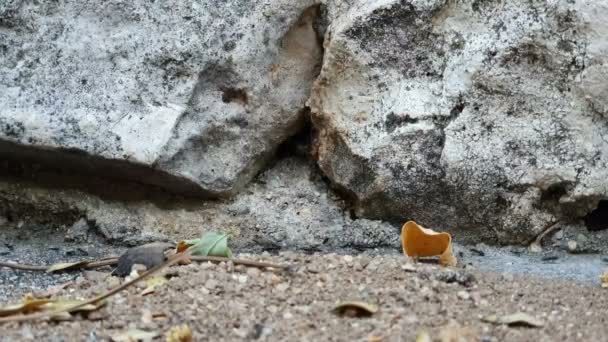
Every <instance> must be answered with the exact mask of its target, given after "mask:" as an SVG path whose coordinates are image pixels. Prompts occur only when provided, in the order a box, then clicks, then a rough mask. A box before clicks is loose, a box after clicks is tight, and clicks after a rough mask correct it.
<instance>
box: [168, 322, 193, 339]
mask: <svg viewBox="0 0 608 342" xmlns="http://www.w3.org/2000/svg"><path fill="white" fill-rule="evenodd" d="M192 341H193V340H192V330H190V327H189V326H188V325H187V324H182V325H176V326H174V327H172V328H171V329H169V331H168V332H167V342H192Z"/></svg>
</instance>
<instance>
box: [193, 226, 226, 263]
mask: <svg viewBox="0 0 608 342" xmlns="http://www.w3.org/2000/svg"><path fill="white" fill-rule="evenodd" d="M197 240H198V241H197ZM188 242H196V244H194V246H192V247H191V249H190V250H191V252H192V255H202V256H219V257H226V258H232V251H230V248H228V234H224V233H216V232H206V233H204V234H203V236H201V238H200V239H195V240H190V241H188Z"/></svg>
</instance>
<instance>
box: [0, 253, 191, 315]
mask: <svg viewBox="0 0 608 342" xmlns="http://www.w3.org/2000/svg"><path fill="white" fill-rule="evenodd" d="M189 255H190V252H188V251H185V252H183V253H180V254H176V255H174V256H172V257H170V258H169V259H167V261H165V262H164V263H162V264H160V265H158V266H156V267H153V268H151V269H150V270H148V271H146V272H144V273H142V274H141V275H140V276H139V277H137V278H134V279H132V280H130V281H127V282H125V283H123V284H121V285H119V286H117V287H115V288H114V289H112V290H110V291H108V292H106V293H104V294H101V295H99V296H97V297H94V298H91V299H89V300H87V301H84V302H81V303H79V304H76V305H72V306H68V307H65V308H60V309H57V310H54V311H50V312H40V313H35V314H30V315H23V316H9V317H2V318H0V323H6V322H25V321H34V320H38V319H43V318H48V317H52V316H55V315H57V314H60V313H63V312H72V311H75V310H78V309H80V308H82V307H84V306H87V305H90V304H97V303H99V302H100V301H102V300H104V299H107V298H109V297H111V296H113V295H115V294H116V293H118V292H120V291H122V290H124V289H126V288H127V287H129V286H131V285H133V284H135V283H137V282H139V281H141V280H144V279H146V278H148V277H149V276H151V275H152V274H154V273H157V272H158V271H160V270H162V269H164V268H166V267H169V266H171V265H173V264H176V263H178V262H180V261H182V260H186V259H187V258H188V257H189Z"/></svg>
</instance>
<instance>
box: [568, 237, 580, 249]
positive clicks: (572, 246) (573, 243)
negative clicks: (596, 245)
mask: <svg viewBox="0 0 608 342" xmlns="http://www.w3.org/2000/svg"><path fill="white" fill-rule="evenodd" d="M577 247H578V244H577V243H576V241H574V240H570V241H568V251H570V252H575V251H576V248H577Z"/></svg>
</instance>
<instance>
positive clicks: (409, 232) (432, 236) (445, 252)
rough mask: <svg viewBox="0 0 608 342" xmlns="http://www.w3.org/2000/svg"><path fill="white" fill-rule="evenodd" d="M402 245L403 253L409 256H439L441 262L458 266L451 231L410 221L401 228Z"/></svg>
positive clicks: (445, 264)
mask: <svg viewBox="0 0 608 342" xmlns="http://www.w3.org/2000/svg"><path fill="white" fill-rule="evenodd" d="M401 246H402V248H403V254H405V255H407V256H410V257H413V258H418V257H432V256H439V263H440V264H442V265H444V266H456V262H457V261H456V257H454V254H453V252H452V236H451V235H450V234H449V233H445V232H442V233H438V232H436V231H434V230H432V229H427V228H424V227H421V226H419V225H418V224H417V223H416V222H414V221H408V222H406V223H405V224H404V225H403V228H402V229H401Z"/></svg>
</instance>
